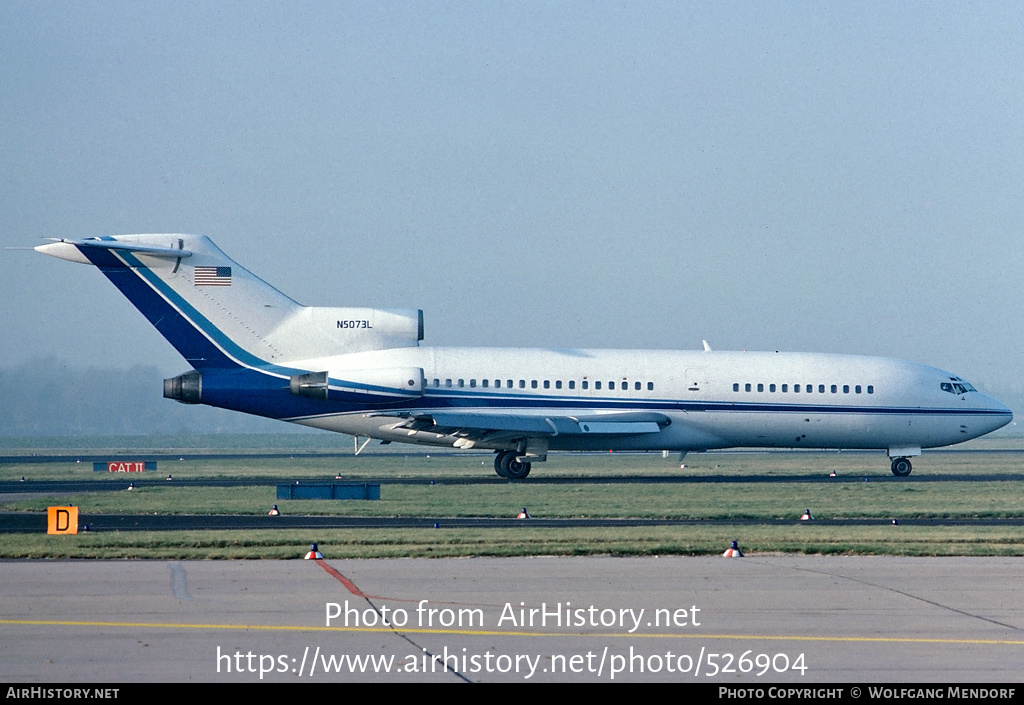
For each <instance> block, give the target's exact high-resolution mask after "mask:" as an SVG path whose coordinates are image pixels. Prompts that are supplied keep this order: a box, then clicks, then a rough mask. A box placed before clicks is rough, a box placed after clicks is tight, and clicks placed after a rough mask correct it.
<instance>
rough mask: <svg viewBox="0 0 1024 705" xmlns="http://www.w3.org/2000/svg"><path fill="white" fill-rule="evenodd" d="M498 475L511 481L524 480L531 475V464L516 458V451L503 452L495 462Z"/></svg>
mask: <svg viewBox="0 0 1024 705" xmlns="http://www.w3.org/2000/svg"><path fill="white" fill-rule="evenodd" d="M494 467H495V469H496V470H497V472H498V474H499V475H501V476H502V477H505V478H508V479H509V480H523V479H525V478H526V476H527V475H529V474H530V463H524V462H523V461H521V460H519V459H517V458H516V452H515V451H514V450H506V451H502V452H501V453H499V454H498V458H497V459H495V461H494Z"/></svg>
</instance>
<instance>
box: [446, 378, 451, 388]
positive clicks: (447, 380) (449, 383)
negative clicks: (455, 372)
mask: <svg viewBox="0 0 1024 705" xmlns="http://www.w3.org/2000/svg"><path fill="white" fill-rule="evenodd" d="M444 386H446V387H450V386H452V381H451V380H450V379H446V380H445V381H444Z"/></svg>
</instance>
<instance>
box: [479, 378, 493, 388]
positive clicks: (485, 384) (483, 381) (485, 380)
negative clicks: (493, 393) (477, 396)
mask: <svg viewBox="0 0 1024 705" xmlns="http://www.w3.org/2000/svg"><path fill="white" fill-rule="evenodd" d="M490 381H491V380H489V379H482V380H480V384H482V385H483V386H484V387H487V383H488V382H490Z"/></svg>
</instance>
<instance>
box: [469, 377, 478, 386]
mask: <svg viewBox="0 0 1024 705" xmlns="http://www.w3.org/2000/svg"><path fill="white" fill-rule="evenodd" d="M469 386H470V387H475V386H476V380H475V379H471V380H469Z"/></svg>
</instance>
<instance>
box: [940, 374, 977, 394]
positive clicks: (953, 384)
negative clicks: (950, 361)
mask: <svg viewBox="0 0 1024 705" xmlns="http://www.w3.org/2000/svg"><path fill="white" fill-rule="evenodd" d="M950 380H951V381H949V382H943V383H942V384H940V385H939V386H940V387H942V391H944V392H949V393H950V394H967V393H968V392H976V391H978V390H977V389H975V388H974V387H972V386H971V385H970V383H968V382H965V381H963V380H962V379H960V378H958V377H950Z"/></svg>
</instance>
